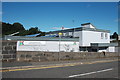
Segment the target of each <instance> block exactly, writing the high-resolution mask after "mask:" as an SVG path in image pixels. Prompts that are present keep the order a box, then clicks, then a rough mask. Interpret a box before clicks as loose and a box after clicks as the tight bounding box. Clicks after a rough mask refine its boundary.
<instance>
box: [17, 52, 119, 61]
mask: <svg viewBox="0 0 120 80" xmlns="http://www.w3.org/2000/svg"><path fill="white" fill-rule="evenodd" d="M117 56H118V53H108V52H107V53H105V54H104V53H102V52H101V53H100V52H60V53H59V52H38V51H36V52H35V51H34V52H28V51H19V52H17V60H18V61H58V60H77V59H93V58H105V57H117Z"/></svg>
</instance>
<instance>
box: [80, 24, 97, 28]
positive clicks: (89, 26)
mask: <svg viewBox="0 0 120 80" xmlns="http://www.w3.org/2000/svg"><path fill="white" fill-rule="evenodd" d="M82 27H86V28H95V27H94V26H92V25H91V24H88V25H84V26H82Z"/></svg>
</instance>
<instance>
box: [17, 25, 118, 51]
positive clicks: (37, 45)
mask: <svg viewBox="0 0 120 80" xmlns="http://www.w3.org/2000/svg"><path fill="white" fill-rule="evenodd" d="M59 33H62V34H61V35H59ZM49 35H56V37H52V38H51V37H47V36H49ZM58 35H59V37H58ZM27 39H28V38H27ZM27 39H26V40H25V38H24V39H21V41H23V42H22V43H23V44H22V45H21V41H20V40H19V41H18V43H17V51H50V52H59V51H63V52H102V51H105V52H116V50H115V47H116V46H117V44H113V43H112V44H111V43H110V31H109V30H102V29H97V28H96V27H95V26H94V25H92V24H91V23H85V24H81V27H78V28H72V29H65V30H58V31H50V32H47V34H46V37H40V38H38V39H37V38H33V39H34V41H33V39H32V40H30V39H31V38H29V40H27ZM35 39H36V40H35Z"/></svg>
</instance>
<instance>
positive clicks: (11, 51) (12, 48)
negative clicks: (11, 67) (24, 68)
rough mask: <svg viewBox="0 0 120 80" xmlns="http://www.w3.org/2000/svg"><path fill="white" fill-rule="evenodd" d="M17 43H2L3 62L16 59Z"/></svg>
mask: <svg viewBox="0 0 120 80" xmlns="http://www.w3.org/2000/svg"><path fill="white" fill-rule="evenodd" d="M16 44H17V41H2V55H3V60H12V59H16Z"/></svg>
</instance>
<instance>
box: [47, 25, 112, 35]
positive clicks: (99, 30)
mask: <svg viewBox="0 0 120 80" xmlns="http://www.w3.org/2000/svg"><path fill="white" fill-rule="evenodd" d="M74 31H97V32H108V33H110V30H103V29H97V28H86V27H78V28H71V29H65V30H57V31H50V32H47V34H50V33H59V32H62V33H64V32H74Z"/></svg>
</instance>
